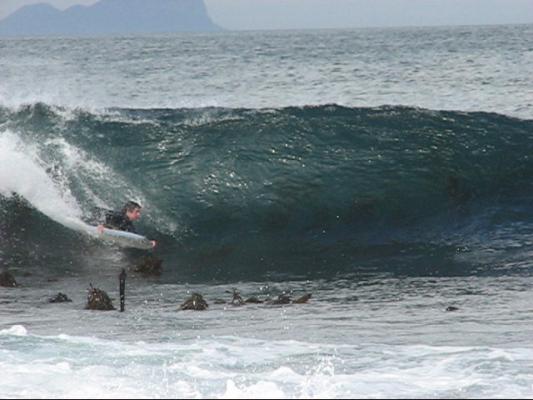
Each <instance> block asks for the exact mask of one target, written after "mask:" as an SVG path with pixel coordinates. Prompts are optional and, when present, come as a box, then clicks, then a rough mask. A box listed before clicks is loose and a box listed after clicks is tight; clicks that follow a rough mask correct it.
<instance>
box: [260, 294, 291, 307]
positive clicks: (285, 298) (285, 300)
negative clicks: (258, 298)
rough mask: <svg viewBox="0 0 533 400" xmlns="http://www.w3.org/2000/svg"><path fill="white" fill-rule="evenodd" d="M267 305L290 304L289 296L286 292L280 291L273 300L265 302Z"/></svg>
mask: <svg viewBox="0 0 533 400" xmlns="http://www.w3.org/2000/svg"><path fill="white" fill-rule="evenodd" d="M266 303H267V304H268V305H281V304H290V303H291V296H290V295H288V294H287V293H282V294H280V295H279V296H278V298H277V299H274V300H268V301H267V302H266Z"/></svg>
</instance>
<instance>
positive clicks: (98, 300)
mask: <svg viewBox="0 0 533 400" xmlns="http://www.w3.org/2000/svg"><path fill="white" fill-rule="evenodd" d="M85 309H86V310H99V311H110V310H114V309H115V307H113V303H112V302H111V299H110V298H109V296H108V295H107V293H106V292H104V291H103V290H100V289H97V288H95V287H93V285H91V288H90V289H89V293H88V295H87V306H85Z"/></svg>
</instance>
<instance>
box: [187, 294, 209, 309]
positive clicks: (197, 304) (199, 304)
mask: <svg viewBox="0 0 533 400" xmlns="http://www.w3.org/2000/svg"><path fill="white" fill-rule="evenodd" d="M207 307H209V305H208V304H207V302H206V301H205V300H204V298H203V297H202V295H201V294H199V293H193V294H192V296H191V297H190V298H189V299H187V300H185V302H184V303H183V304H182V305H181V306H180V309H181V310H194V311H203V310H206V309H207Z"/></svg>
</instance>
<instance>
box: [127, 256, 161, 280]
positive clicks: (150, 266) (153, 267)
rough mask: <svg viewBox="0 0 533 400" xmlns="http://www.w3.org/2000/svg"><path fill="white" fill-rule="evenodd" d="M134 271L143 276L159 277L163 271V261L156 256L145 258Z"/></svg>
mask: <svg viewBox="0 0 533 400" xmlns="http://www.w3.org/2000/svg"><path fill="white" fill-rule="evenodd" d="M134 271H135V272H139V273H141V274H143V275H155V276H159V275H161V272H162V271H163V260H162V259H160V258H158V257H156V256H154V255H149V256H146V257H144V258H143V260H142V262H141V263H140V264H138V265H137V266H136V267H135V269H134Z"/></svg>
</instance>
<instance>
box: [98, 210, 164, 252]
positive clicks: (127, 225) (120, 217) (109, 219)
mask: <svg viewBox="0 0 533 400" xmlns="http://www.w3.org/2000/svg"><path fill="white" fill-rule="evenodd" d="M141 209H142V207H141V205H140V204H139V203H136V202H135V201H131V200H130V201H128V202H127V203H126V204H125V205H124V207H122V210H121V211H108V212H106V214H105V223H104V224H101V225H98V232H99V233H103V232H104V228H108V229H116V230H119V231H125V232H131V233H137V230H136V229H135V226H134V225H133V222H134V221H137V220H139V219H140V218H141ZM150 243H152V247H155V246H156V244H157V243H156V241H155V240H151V241H150Z"/></svg>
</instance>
